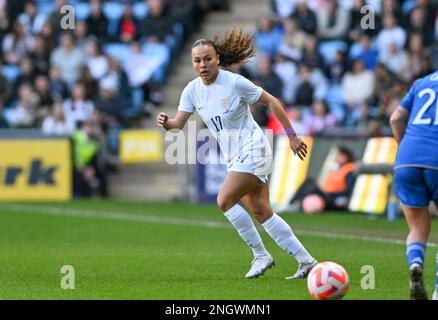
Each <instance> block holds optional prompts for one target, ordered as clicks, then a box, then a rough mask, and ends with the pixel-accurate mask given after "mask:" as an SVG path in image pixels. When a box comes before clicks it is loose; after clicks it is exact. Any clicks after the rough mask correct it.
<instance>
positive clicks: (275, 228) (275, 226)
mask: <svg viewBox="0 0 438 320" xmlns="http://www.w3.org/2000/svg"><path fill="white" fill-rule="evenodd" d="M262 226H263V228H265V230H266V232H267V233H268V234H269V235H270V236H271V238H272V239H274V240H275V242H277V244H278V245H279V246H280V247H281V248H282V249H283V250H284V251H286V252H287V253H288V254H290V255H292V256H294V257H295V259H297V261H298V262H299V263H302V262H312V261H313V260H314V259H313V257H312V256H311V255H310V254H309V252H307V250H306V248H304V246H303V245H302V244H301V242H300V240H298V238H297V237H296V236H295V234H294V233H293V231H292V228H291V227H290V226H289V225H288V224H287V223H286V221H284V220H283V218H281V217H280V216H279V215H277V214H276V213H274V214H273V215H272V217H270V218H269V219H268V220H266V221H265V222H264V223H262Z"/></svg>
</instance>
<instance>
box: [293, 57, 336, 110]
mask: <svg viewBox="0 0 438 320" xmlns="http://www.w3.org/2000/svg"><path fill="white" fill-rule="evenodd" d="M298 70H299V71H298V74H299V83H300V84H303V83H304V82H306V81H307V82H309V84H310V86H311V87H312V88H313V99H312V100H311V101H310V100H309V101H310V104H312V102H313V100H314V99H316V100H325V98H326V97H327V92H328V88H329V83H328V81H327V78H326V77H325V76H324V73H323V71H322V70H321V69H320V68H316V67H311V66H310V65H308V64H306V63H305V62H301V63H300V64H299V67H298ZM304 79H305V80H304ZM299 91H300V89H297V93H296V98H297V99H298V98H299V96H300V93H299ZM304 96H305V94H304ZM304 96H303V97H302V98H303V99H304ZM310 104H308V105H307V106H310Z"/></svg>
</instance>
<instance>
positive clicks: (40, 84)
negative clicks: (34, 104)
mask: <svg viewBox="0 0 438 320" xmlns="http://www.w3.org/2000/svg"><path fill="white" fill-rule="evenodd" d="M34 88H35V93H36V94H37V96H38V108H37V110H36V115H35V116H36V125H37V126H38V125H39V124H40V123H41V120H42V119H43V118H44V117H45V116H47V115H48V114H49V112H50V108H51V107H52V105H53V103H54V102H55V99H56V98H57V97H55V96H54V95H53V93H52V92H51V91H50V83H49V79H48V77H47V76H46V75H45V74H39V75H37V76H36V77H35V82H34Z"/></svg>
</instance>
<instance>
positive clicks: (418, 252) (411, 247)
mask: <svg viewBox="0 0 438 320" xmlns="http://www.w3.org/2000/svg"><path fill="white" fill-rule="evenodd" d="M425 251H426V244H425V243H421V242H412V243H410V244H408V245H407V250H406V256H407V257H408V266H409V267H411V265H412V264H413V263H418V264H419V265H421V266H422V267H423V265H424V252H425Z"/></svg>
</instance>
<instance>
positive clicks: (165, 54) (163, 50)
mask: <svg viewBox="0 0 438 320" xmlns="http://www.w3.org/2000/svg"><path fill="white" fill-rule="evenodd" d="M142 52H143V53H144V54H145V55H146V56H153V57H162V58H163V62H162V64H161V66H160V68H159V69H158V70H157V71H156V72H155V73H154V75H153V76H152V79H153V81H154V82H155V83H157V84H162V83H163V82H164V80H165V78H166V73H167V70H168V67H169V65H170V58H171V53H170V49H169V47H168V46H166V45H164V44H158V43H145V44H144V45H143V47H142Z"/></svg>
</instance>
